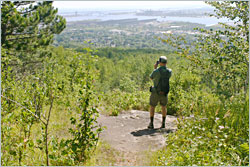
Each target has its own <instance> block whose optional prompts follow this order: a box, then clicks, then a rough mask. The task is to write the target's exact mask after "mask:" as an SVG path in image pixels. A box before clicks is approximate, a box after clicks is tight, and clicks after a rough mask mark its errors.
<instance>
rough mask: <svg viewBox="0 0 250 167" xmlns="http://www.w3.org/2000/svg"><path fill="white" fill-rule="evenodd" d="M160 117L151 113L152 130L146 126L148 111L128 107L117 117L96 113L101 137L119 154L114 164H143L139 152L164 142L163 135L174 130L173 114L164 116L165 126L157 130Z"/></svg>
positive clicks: (152, 148) (153, 149)
mask: <svg viewBox="0 0 250 167" xmlns="http://www.w3.org/2000/svg"><path fill="white" fill-rule="evenodd" d="M161 119H162V116H161V114H159V113H155V119H154V127H155V129H147V126H148V123H149V112H146V111H138V110H131V111H126V112H124V113H121V114H119V116H105V115H100V117H99V118H98V122H99V123H100V124H101V125H102V126H105V127H106V129H105V130H104V131H103V132H102V134H101V139H103V140H105V141H106V142H108V143H109V144H110V146H111V147H112V148H114V149H115V150H117V151H119V152H120V153H121V157H119V158H118V159H117V162H116V164H115V165H116V166H137V165H145V162H143V155H144V154H145V153H144V154H143V152H145V151H150V150H152V151H156V150H158V149H160V148H162V147H163V146H164V145H165V137H164V136H165V135H167V134H168V133H170V132H173V131H175V130H176V117H174V116H169V115H168V116H167V118H166V128H165V129H160V128H159V127H160V126H161Z"/></svg>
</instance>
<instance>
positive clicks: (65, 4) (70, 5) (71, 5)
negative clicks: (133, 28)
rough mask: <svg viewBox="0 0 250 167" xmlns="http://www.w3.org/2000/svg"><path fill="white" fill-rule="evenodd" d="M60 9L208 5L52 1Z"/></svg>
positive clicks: (191, 5) (195, 3)
mask: <svg viewBox="0 0 250 167" xmlns="http://www.w3.org/2000/svg"><path fill="white" fill-rule="evenodd" d="M53 5H54V6H55V7H56V8H58V9H59V10H60V9H164V8H177V9H187V8H202V7H210V6H209V5H207V4H205V2H203V1H54V3H53Z"/></svg>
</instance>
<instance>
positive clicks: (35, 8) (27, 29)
mask: <svg viewBox="0 0 250 167" xmlns="http://www.w3.org/2000/svg"><path fill="white" fill-rule="evenodd" d="M52 3H53V2H49V1H47V2H30V1H22V2H19V1H15V2H12V1H4V2H2V3H1V13H2V17H1V23H2V24H1V44H2V48H5V49H7V50H5V52H6V53H7V55H6V56H8V58H9V61H10V62H9V65H11V66H14V67H15V68H16V70H20V68H21V70H20V71H19V72H24V70H27V68H30V67H29V66H28V65H32V68H33V70H34V69H35V68H36V66H34V64H39V63H41V61H43V59H42V58H44V57H47V56H49V54H48V51H45V49H46V47H47V46H49V45H50V44H51V43H52V42H53V36H54V34H59V33H60V32H62V30H63V29H64V28H65V27H66V20H65V19H64V18H63V17H62V16H59V15H57V12H58V10H57V9H54V7H53V6H52ZM2 57H4V55H2ZM3 63H5V62H3Z"/></svg>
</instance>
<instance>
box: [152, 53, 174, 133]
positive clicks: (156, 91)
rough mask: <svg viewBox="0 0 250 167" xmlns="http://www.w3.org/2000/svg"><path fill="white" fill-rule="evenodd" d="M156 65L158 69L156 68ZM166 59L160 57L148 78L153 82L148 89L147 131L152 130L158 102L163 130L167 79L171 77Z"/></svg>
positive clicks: (166, 100)
mask: <svg viewBox="0 0 250 167" xmlns="http://www.w3.org/2000/svg"><path fill="white" fill-rule="evenodd" d="M158 64H160V67H159V68H157V66H158ZM166 65H167V58H166V56H161V57H160V58H159V61H157V62H156V64H155V65H154V71H153V72H152V74H151V75H150V78H151V79H152V80H153V82H154V86H153V87H150V92H151V96H150V123H149V125H148V128H149V129H154V112H155V107H156V106H157V104H158V102H160V104H161V108H162V125H161V128H165V120H166V115H167V109H166V105H167V102H168V92H169V78H170V77H171V74H172V70H171V69H168V68H167V67H166Z"/></svg>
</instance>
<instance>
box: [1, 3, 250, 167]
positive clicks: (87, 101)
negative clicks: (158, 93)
mask: <svg viewBox="0 0 250 167" xmlns="http://www.w3.org/2000/svg"><path fill="white" fill-rule="evenodd" d="M190 3H191V2H190ZM52 4H53V2H49V1H44V2H25V1H22V2H17V1H13V2H10V1H4V2H2V4H1V12H2V17H1V21H2V24H1V44H2V46H1V165H3V166H24V165H28V166H43V165H46V166H49V165H51V166H52V165H53V166H63V165H64V166H65V165H66V166H71V165H72V166H83V165H93V166H94V165H100V162H99V163H98V161H97V160H96V156H97V154H101V155H102V156H104V157H106V156H107V155H104V153H105V152H101V153H100V151H99V152H98V149H99V147H102V146H103V143H102V141H101V140H100V134H101V133H102V131H103V130H104V129H105V127H102V126H100V125H99V124H98V121H97V118H98V117H99V115H105V116H117V115H119V114H120V113H121V112H126V111H129V110H132V109H135V110H142V111H148V110H149V107H150V106H149V96H150V92H149V87H150V86H151V85H152V81H151V80H150V78H149V75H150V74H151V73H152V71H153V66H154V64H155V62H156V61H157V60H158V59H159V57H160V56H166V57H167V58H168V64H167V67H168V68H171V69H172V71H173V74H172V77H171V79H170V92H169V95H168V105H167V114H168V115H173V116H175V117H177V120H178V122H177V127H178V129H177V131H175V132H174V133H169V134H168V135H166V145H165V147H164V148H162V149H160V150H158V151H156V152H154V153H153V154H152V155H151V156H150V159H149V161H150V162H149V163H148V164H145V165H153V166H192V165H195V166H204V165H206V166H247V165H249V82H248V81H249V72H248V71H249V69H248V68H249V57H248V56H249V3H248V2H246V1H241V2H234V1H230V2H227V1H223V2H208V4H210V5H211V6H213V7H214V9H215V13H214V14H213V15H214V16H215V17H218V18H224V17H226V18H228V19H229V20H230V21H231V22H233V23H232V24H226V23H221V24H220V25H216V26H212V27H207V26H204V25H201V24H192V23H185V22H171V23H164V22H163V23H159V22H158V23H157V22H155V21H152V20H151V21H149V22H147V21H143V22H142V21H138V20H136V21H135V20H132V21H131V20H127V22H124V21H117V22H116V24H113V22H111V23H110V22H108V21H107V22H105V23H104V22H99V21H93V20H92V21H82V22H76V23H74V22H69V23H66V20H65V19H64V18H63V17H62V16H60V15H58V9H56V8H54V7H53V5H52ZM156 111H157V112H160V106H158V107H157V108H156ZM145 128H146V127H145ZM100 143H101V144H100ZM101 149H105V145H104V146H103V147H102V148H101ZM111 155H112V154H111V153H110V154H108V156H111ZM107 159H109V158H107ZM101 165H103V164H101ZM104 165H106V164H104Z"/></svg>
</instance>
